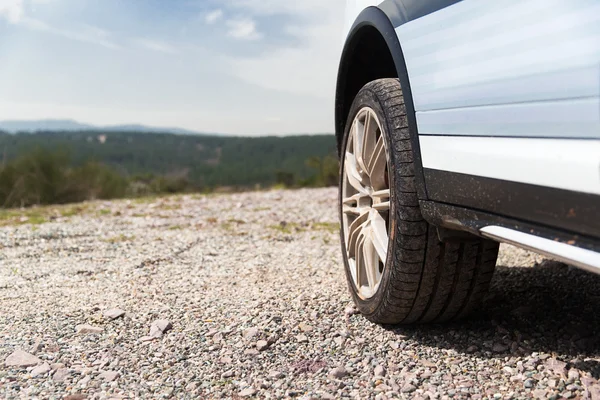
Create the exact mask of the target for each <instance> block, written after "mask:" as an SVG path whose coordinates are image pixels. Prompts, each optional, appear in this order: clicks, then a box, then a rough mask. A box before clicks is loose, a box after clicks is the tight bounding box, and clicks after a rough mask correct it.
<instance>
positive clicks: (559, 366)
mask: <svg viewBox="0 0 600 400" xmlns="http://www.w3.org/2000/svg"><path fill="white" fill-rule="evenodd" d="M546 369H548V370H550V371H552V372H554V373H556V374H560V375H563V376H567V363H565V362H563V361H560V360H557V359H556V358H549V359H548V361H546Z"/></svg>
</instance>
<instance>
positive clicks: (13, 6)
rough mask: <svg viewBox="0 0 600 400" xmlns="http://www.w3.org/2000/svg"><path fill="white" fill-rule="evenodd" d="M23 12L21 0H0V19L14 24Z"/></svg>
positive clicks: (21, 16)
mask: <svg viewBox="0 0 600 400" xmlns="http://www.w3.org/2000/svg"><path fill="white" fill-rule="evenodd" d="M23 14H24V12H23V0H0V19H6V20H7V21H8V22H10V23H11V24H16V23H18V22H19V21H20V20H21V18H23Z"/></svg>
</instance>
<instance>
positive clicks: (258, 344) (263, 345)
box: [256, 340, 269, 351]
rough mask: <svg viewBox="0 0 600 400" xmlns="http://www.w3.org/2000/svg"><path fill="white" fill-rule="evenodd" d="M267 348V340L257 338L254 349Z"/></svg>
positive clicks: (261, 349)
mask: <svg viewBox="0 0 600 400" xmlns="http://www.w3.org/2000/svg"><path fill="white" fill-rule="evenodd" d="M268 348H269V342H267V341H266V340H259V341H258V342H256V349H257V350H258V351H263V350H266V349H268Z"/></svg>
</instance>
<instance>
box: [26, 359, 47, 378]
mask: <svg viewBox="0 0 600 400" xmlns="http://www.w3.org/2000/svg"><path fill="white" fill-rule="evenodd" d="M50 370H51V369H50V365H49V364H48V363H43V364H40V365H38V366H37V367H35V368H34V369H32V370H31V372H30V373H29V374H30V375H31V377H32V378H35V377H36V376H39V375H44V374H47V373H48V372H50Z"/></svg>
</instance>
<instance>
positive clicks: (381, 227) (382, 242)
mask: <svg viewBox="0 0 600 400" xmlns="http://www.w3.org/2000/svg"><path fill="white" fill-rule="evenodd" d="M369 222H370V228H371V229H370V231H371V232H370V233H371V240H372V241H373V247H374V248H375V251H377V254H378V255H379V259H380V260H381V262H383V263H384V264H385V261H386V258H387V249H388V242H389V238H388V232H387V227H386V224H385V220H384V219H383V217H382V216H381V214H379V213H378V212H377V211H371V212H370V213H369Z"/></svg>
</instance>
